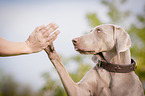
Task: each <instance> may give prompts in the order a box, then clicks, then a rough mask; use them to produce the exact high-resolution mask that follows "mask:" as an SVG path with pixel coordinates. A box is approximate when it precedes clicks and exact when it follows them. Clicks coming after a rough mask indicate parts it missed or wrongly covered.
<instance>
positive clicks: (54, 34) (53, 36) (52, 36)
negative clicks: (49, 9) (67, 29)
mask: <svg viewBox="0 0 145 96" xmlns="http://www.w3.org/2000/svg"><path fill="white" fill-rule="evenodd" d="M59 33H60V31H59V30H57V31H56V32H55V33H53V34H52V35H50V36H49V37H48V39H47V41H48V42H49V41H51V40H53V39H54V38H55V37H57V35H58V34H59ZM54 40H55V39H54ZM54 40H53V41H54Z"/></svg>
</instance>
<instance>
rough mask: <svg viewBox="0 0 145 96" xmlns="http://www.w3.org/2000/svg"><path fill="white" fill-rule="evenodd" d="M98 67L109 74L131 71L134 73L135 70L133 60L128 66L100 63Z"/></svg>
mask: <svg viewBox="0 0 145 96" xmlns="http://www.w3.org/2000/svg"><path fill="white" fill-rule="evenodd" d="M97 65H98V67H102V68H104V69H105V70H107V71H109V72H114V73H129V72H131V71H135V69H136V62H135V60H133V59H131V64H128V65H119V64H111V63H106V62H102V61H100V62H99V63H98V64H97Z"/></svg>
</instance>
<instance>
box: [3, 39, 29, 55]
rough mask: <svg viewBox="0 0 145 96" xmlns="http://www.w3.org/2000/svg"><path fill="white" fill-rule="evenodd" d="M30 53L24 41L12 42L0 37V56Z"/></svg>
mask: <svg viewBox="0 0 145 96" xmlns="http://www.w3.org/2000/svg"><path fill="white" fill-rule="evenodd" d="M29 53H32V51H31V49H30V48H29V47H28V45H27V44H26V43H25V42H13V41H8V40H5V39H3V38H0V56H13V55H21V54H29Z"/></svg>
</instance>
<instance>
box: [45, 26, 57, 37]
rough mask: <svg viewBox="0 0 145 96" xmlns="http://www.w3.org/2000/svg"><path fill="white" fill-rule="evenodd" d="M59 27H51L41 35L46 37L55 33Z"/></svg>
mask: <svg viewBox="0 0 145 96" xmlns="http://www.w3.org/2000/svg"><path fill="white" fill-rule="evenodd" d="M58 27H59V26H58V25H57V24H55V25H53V26H51V27H50V28H49V29H48V30H47V31H46V32H45V33H44V34H43V35H44V37H48V36H49V35H50V34H51V33H52V32H53V31H55V30H56V29H57V28H58Z"/></svg>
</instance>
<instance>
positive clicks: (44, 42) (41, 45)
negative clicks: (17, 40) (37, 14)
mask: <svg viewBox="0 0 145 96" xmlns="http://www.w3.org/2000/svg"><path fill="white" fill-rule="evenodd" d="M57 28H58V25H57V24H56V23H54V22H52V23H50V24H48V25H47V26H44V25H42V26H38V27H37V28H36V29H35V30H34V31H33V32H32V34H31V35H30V36H29V38H28V39H27V41H26V44H27V45H28V47H29V48H30V50H31V53H34V52H39V51H42V50H43V49H45V48H46V47H47V46H48V45H50V44H51V43H52V42H53V41H54V40H55V39H56V37H57V35H58V34H59V33H60V31H59V30H57V31H56V32H54V31H55V30H56V29H57ZM52 32H54V33H53V34H51V33H52ZM50 34H51V35H50Z"/></svg>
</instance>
